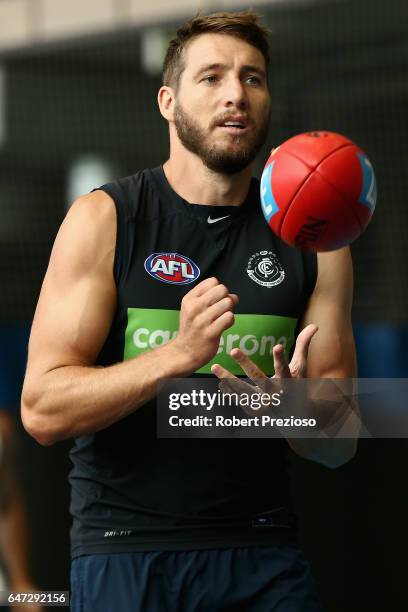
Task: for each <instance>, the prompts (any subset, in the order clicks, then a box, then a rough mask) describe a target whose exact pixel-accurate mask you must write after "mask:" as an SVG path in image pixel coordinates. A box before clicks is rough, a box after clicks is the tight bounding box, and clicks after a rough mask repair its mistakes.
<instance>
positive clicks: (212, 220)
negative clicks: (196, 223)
mask: <svg viewBox="0 0 408 612" xmlns="http://www.w3.org/2000/svg"><path fill="white" fill-rule="evenodd" d="M228 217H229V215H225V217H218V219H211V217H208V218H207V223H217V221H222V220H223V219H227V218H228Z"/></svg>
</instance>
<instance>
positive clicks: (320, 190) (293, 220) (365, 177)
mask: <svg viewBox="0 0 408 612" xmlns="http://www.w3.org/2000/svg"><path fill="white" fill-rule="evenodd" d="M376 197H377V188H376V181H375V174H374V170H373V167H372V165H371V163H370V161H369V159H368V157H367V156H366V154H365V153H364V151H362V150H361V149H360V148H359V147H358V146H357V145H356V144H354V143H353V142H352V141H351V140H349V139H348V138H346V137H345V136H342V135H341V134H336V133H334V132H323V131H320V132H307V133H305V134H298V135H297V136H294V137H293V138H290V139H289V140H286V141H285V142H284V143H283V144H281V145H280V146H279V147H278V148H277V149H274V151H273V152H272V154H271V156H270V157H269V159H268V161H267V162H266V165H265V168H264V171H263V173H262V179H261V202H262V210H263V214H264V216H265V219H266V221H267V222H268V224H269V227H270V228H271V229H272V231H273V232H275V234H276V235H277V236H279V237H280V238H282V240H284V241H285V242H287V243H288V244H290V245H292V246H296V247H299V248H301V249H304V250H309V251H332V250H334V249H339V248H340V247H343V246H345V245H347V244H350V242H353V240H355V239H356V238H358V236H360V234H361V233H362V232H363V231H364V230H365V228H366V227H367V225H368V223H369V221H370V219H371V216H372V214H373V212H374V208H375V202H376Z"/></svg>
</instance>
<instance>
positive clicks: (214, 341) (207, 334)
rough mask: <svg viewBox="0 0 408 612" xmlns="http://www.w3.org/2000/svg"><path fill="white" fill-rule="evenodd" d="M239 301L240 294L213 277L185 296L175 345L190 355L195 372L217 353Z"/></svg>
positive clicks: (184, 354)
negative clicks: (223, 333)
mask: <svg viewBox="0 0 408 612" xmlns="http://www.w3.org/2000/svg"><path fill="white" fill-rule="evenodd" d="M237 302H238V296H237V295H236V294H235V293H229V291H228V288H227V287H226V286H225V285H222V284H221V283H220V282H219V281H218V280H217V279H216V278H213V277H212V278H207V279H205V280H203V281H201V283H198V285H196V286H195V287H194V288H193V289H191V291H189V292H188V293H187V294H186V295H185V296H184V298H183V299H182V302H181V309H180V324H179V332H178V334H177V336H176V338H175V339H174V340H172V344H173V348H175V349H176V350H177V351H179V352H180V354H182V355H183V358H184V359H185V357H186V356H188V359H189V362H190V363H191V368H192V371H193V372H194V371H195V370H197V369H198V368H200V367H202V366H203V365H205V364H206V363H208V362H209V361H210V360H211V359H212V358H213V357H214V356H215V355H216V354H217V350H218V347H219V343H220V337H221V334H222V332H223V331H225V330H226V329H228V328H229V327H231V325H233V323H234V314H233V309H234V306H235V305H236V304H237Z"/></svg>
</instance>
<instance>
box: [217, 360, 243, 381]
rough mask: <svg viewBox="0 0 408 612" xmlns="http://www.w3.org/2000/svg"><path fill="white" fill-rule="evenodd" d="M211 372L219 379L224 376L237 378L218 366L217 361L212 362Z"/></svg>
mask: <svg viewBox="0 0 408 612" xmlns="http://www.w3.org/2000/svg"><path fill="white" fill-rule="evenodd" d="M211 372H212V373H213V374H214V376H216V377H217V378H219V379H220V380H223V379H225V378H230V379H231V378H236V379H237V380H238V378H237V377H236V376H234V374H232V373H231V372H229V370H226V369H225V368H223V367H222V366H220V364H219V363H214V365H212V366H211Z"/></svg>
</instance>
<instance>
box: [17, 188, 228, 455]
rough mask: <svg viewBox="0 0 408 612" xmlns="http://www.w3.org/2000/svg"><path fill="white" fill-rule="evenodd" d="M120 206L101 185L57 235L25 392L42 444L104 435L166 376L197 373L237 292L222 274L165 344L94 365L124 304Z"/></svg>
mask: <svg viewBox="0 0 408 612" xmlns="http://www.w3.org/2000/svg"><path fill="white" fill-rule="evenodd" d="M115 242H116V212H115V207H114V203H113V201H112V199H111V198H110V197H109V196H108V195H107V194H105V193H104V192H102V191H96V192H93V193H92V194H89V195H87V196H84V197H82V198H80V199H79V200H78V201H77V202H75V203H74V204H73V206H72V207H71V209H70V211H69V212H68V214H67V216H66V218H65V220H64V222H63V224H62V225H61V228H60V230H59V232H58V235H57V238H56V240H55V243H54V247H53V250H52V253H51V258H50V262H49V266H48V269H47V273H46V275H45V279H44V283H43V286H42V289H41V294H40V298H39V301H38V305H37V309H36V312H35V316H34V321H33V326H32V329H31V336H30V343H29V352H28V364H27V371H26V377H25V381H24V388H23V394H22V405H21V410H22V420H23V424H24V427H25V428H26V430H27V431H28V433H30V434H31V435H32V436H33V437H34V438H35V439H36V440H37V441H38V442H40V443H41V444H43V445H47V446H48V445H50V444H53V443H54V442H57V441H58V440H62V439H65V438H70V437H75V436H78V435H82V434H86V433H91V432H95V431H99V430H101V429H104V428H106V427H108V426H109V425H111V424H113V423H115V422H116V421H118V420H120V419H122V418H124V417H126V416H127V415H129V414H130V413H131V412H133V411H134V410H136V409H137V408H138V407H140V406H141V405H143V404H144V403H146V402H147V401H148V400H150V399H151V398H152V397H154V396H155V394H156V392H157V391H156V390H157V382H158V381H159V380H160V379H162V378H170V377H183V376H188V375H189V374H191V373H192V372H194V371H195V370H196V369H197V368H199V367H201V366H202V365H204V364H205V363H207V362H208V361H209V360H210V359H211V358H212V357H213V356H214V355H215V354H216V352H217V348H218V344H219V338H220V335H221V334H222V332H223V331H224V330H225V329H227V328H228V327H230V326H231V325H232V323H233V320H234V317H233V314H232V309H233V307H234V305H235V303H236V302H237V299H238V298H237V296H235V295H231V294H229V292H228V289H227V288H226V287H225V286H224V285H221V284H220V283H219V282H218V280H217V279H215V278H209V279H206V280H204V281H202V282H201V283H199V284H198V285H196V286H195V287H194V288H193V289H192V290H191V291H190V292H189V293H188V294H186V296H185V297H184V298H183V300H182V304H181V312H180V329H179V333H178V335H177V337H176V338H175V339H174V340H172V341H171V342H169V343H168V344H166V345H163V346H161V347H159V348H157V349H154V350H151V351H149V352H146V353H144V354H143V355H140V356H138V357H136V358H134V359H130V360H128V361H124V362H121V363H118V364H115V365H112V366H109V367H96V366H95V365H94V364H95V361H96V359H97V356H98V354H99V352H100V350H101V348H102V346H103V344H104V342H105V340H106V338H107V335H108V333H109V330H110V327H111V324H112V320H113V317H114V314H115V310H116V299H117V295H116V286H115V281H114V276H113V261H114V254H115Z"/></svg>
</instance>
